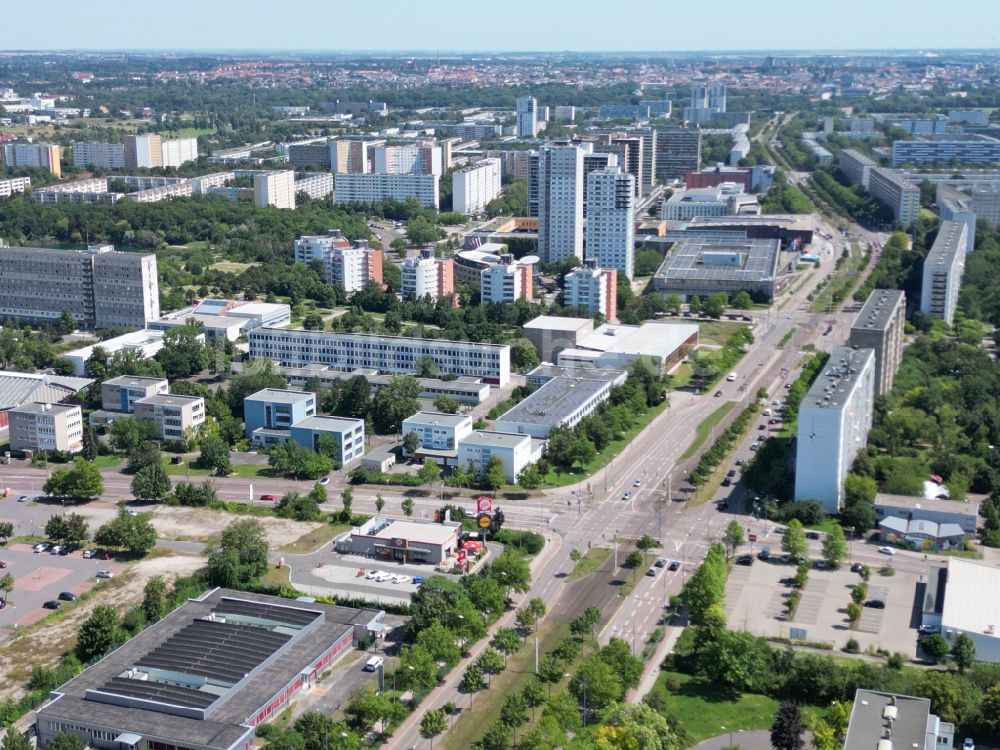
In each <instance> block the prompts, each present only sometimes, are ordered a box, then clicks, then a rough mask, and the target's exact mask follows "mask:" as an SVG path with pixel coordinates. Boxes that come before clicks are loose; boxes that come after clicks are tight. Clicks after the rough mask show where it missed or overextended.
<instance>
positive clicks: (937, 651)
mask: <svg viewBox="0 0 1000 750" xmlns="http://www.w3.org/2000/svg"><path fill="white" fill-rule="evenodd" d="M920 648H922V649H923V651H924V653H925V654H927V656H929V657H930V658H931V659H933V660H934V661H935V662H939V661H941V660H942V659H943V658H944V657H945V656H947V655H948V641H946V640H945V639H944V636H943V635H941V634H940V633H931V634H930V635H927V636H924V637H923V638H921V639H920Z"/></svg>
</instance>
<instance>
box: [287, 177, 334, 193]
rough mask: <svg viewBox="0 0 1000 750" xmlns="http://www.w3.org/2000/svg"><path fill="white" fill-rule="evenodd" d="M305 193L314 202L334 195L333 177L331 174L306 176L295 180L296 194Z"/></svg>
mask: <svg viewBox="0 0 1000 750" xmlns="http://www.w3.org/2000/svg"><path fill="white" fill-rule="evenodd" d="M299 193H304V194H305V195H306V196H307V197H309V198H312V199H313V200H318V199H320V198H325V197H326V196H328V195H332V194H333V175H332V174H330V173H329V172H319V173H317V174H306V175H302V176H301V177H299V178H297V179H296V180H295V194H296V195H298V194H299Z"/></svg>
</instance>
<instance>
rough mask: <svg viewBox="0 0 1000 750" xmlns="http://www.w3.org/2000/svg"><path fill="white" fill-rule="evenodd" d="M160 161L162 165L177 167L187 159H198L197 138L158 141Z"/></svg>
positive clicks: (187, 160) (186, 161) (185, 162)
mask: <svg viewBox="0 0 1000 750" xmlns="http://www.w3.org/2000/svg"><path fill="white" fill-rule="evenodd" d="M160 155H161V157H160V162H161V164H162V166H164V167H179V166H181V165H182V164H187V163H188V162H189V161H198V139H197V138H177V139H175V140H171V141H161V142H160Z"/></svg>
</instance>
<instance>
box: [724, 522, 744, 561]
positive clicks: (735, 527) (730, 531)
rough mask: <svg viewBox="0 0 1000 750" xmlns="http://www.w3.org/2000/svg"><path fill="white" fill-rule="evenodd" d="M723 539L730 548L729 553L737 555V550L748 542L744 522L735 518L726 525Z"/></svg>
mask: <svg viewBox="0 0 1000 750" xmlns="http://www.w3.org/2000/svg"><path fill="white" fill-rule="evenodd" d="M723 540H724V541H725V542H726V546H727V547H728V548H729V554H730V555H735V554H736V550H737V549H739V548H740V547H741V546H743V544H744V543H745V542H746V536H745V535H744V533H743V524H741V523H740V522H739V521H737V520H735V519H733V520H732V521H730V522H729V525H728V526H726V531H725V534H723Z"/></svg>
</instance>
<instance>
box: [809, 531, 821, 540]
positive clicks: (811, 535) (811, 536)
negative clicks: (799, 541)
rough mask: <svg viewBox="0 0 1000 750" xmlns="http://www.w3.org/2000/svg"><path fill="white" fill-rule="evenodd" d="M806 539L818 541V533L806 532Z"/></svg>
mask: <svg viewBox="0 0 1000 750" xmlns="http://www.w3.org/2000/svg"><path fill="white" fill-rule="evenodd" d="M806 539H819V532H818V531H807V532H806Z"/></svg>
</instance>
